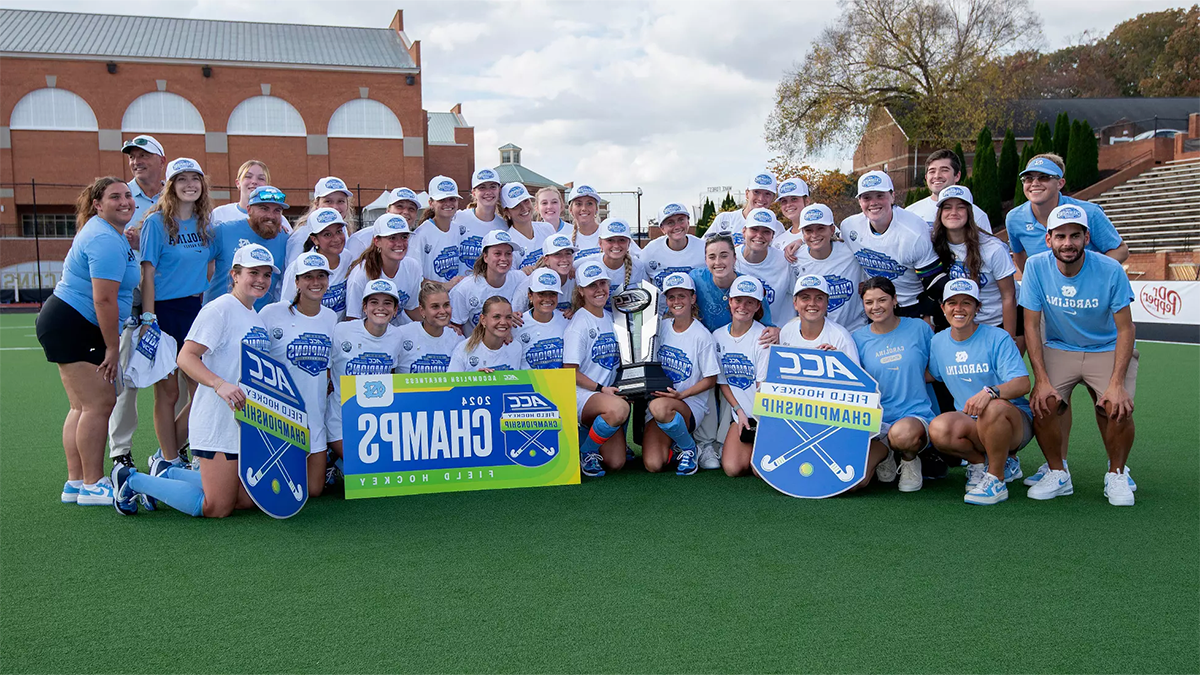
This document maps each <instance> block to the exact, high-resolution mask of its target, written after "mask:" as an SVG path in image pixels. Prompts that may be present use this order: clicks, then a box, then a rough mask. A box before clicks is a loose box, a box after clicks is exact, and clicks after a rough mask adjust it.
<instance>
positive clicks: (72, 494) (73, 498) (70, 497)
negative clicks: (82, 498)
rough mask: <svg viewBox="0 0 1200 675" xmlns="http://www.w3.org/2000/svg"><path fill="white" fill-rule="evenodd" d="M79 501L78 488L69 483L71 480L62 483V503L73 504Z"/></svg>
mask: <svg viewBox="0 0 1200 675" xmlns="http://www.w3.org/2000/svg"><path fill="white" fill-rule="evenodd" d="M77 501H79V488H77V487H75V486H74V485H71V481H67V482H65V483H63V491H62V503H64V504H74V503H75V502H77Z"/></svg>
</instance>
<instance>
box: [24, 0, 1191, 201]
mask: <svg viewBox="0 0 1200 675" xmlns="http://www.w3.org/2000/svg"><path fill="white" fill-rule="evenodd" d="M3 4H4V5H5V6H7V7H13V8H29V9H48V10H66V11H81V12H95V11H102V12H110V13H122V14H141V15H151V16H172V17H189V18H198V19H235V20H244V21H287V22H294V23H311V24H334V25H343V26H367V27H372V26H375V27H386V26H387V24H388V22H389V21H390V20H391V17H392V14H393V13H394V12H395V10H396V9H397V7H402V8H403V9H404V23H405V30H406V32H407V33H408V35H409V37H410V38H412V39H416V40H421V42H422V60H423V68H424V78H423V82H424V97H425V99H424V100H425V107H426V108H427V109H428V110H448V109H449V108H450V106H452V105H454V104H455V103H459V102H461V103H462V104H463V112H464V115H465V116H466V118H467V121H468V122H470V123H471V124H472V125H473V126H474V127H475V145H476V162H477V163H478V164H479V165H494V164H495V163H498V162H499V156H498V153H497V151H496V148H497V147H499V146H500V145H502V144H504V143H516V144H517V145H519V146H521V147H522V148H524V152H523V155H522V163H523V164H524V165H526V166H528V167H530V168H532V169H534V170H535V171H538V172H540V173H542V174H544V175H546V176H549V177H550V178H553V179H555V180H557V181H559V182H566V181H569V180H575V181H584V182H591V183H592V184H594V185H595V186H597V187H598V188H599V189H602V190H632V189H635V188H637V187H641V188H642V189H643V190H644V191H645V197H644V201H643V211H642V215H643V218H644V219H645V218H647V217H649V215H650V214H651V213H652V212H653V210H655V209H657V208H658V207H659V206H661V205H662V204H663V203H665V202H667V201H672V200H679V201H684V202H685V203H689V204H692V203H696V201H697V195H698V194H699V193H700V192H702V191H703V190H704V189H705V187H706V186H713V185H732V186H735V188H736V187H738V186H744V184H745V182H746V179H747V177H749V176H750V175H751V174H752V173H754V172H755V171H758V170H759V169H760V168H761V167H762V166H763V165H764V164H765V163H766V162H767V161H768V160H769V159H770V158H771V156H772V154H771V153H770V152H769V151H768V149H767V147H766V144H765V143H764V141H763V123H764V121H765V119H766V116H767V114H768V113H769V112H770V109H771V104H772V98H773V94H774V89H775V85H776V83H777V82H778V81H779V78H780V77H782V76H783V74H784V73H785V72H786V71H787V70H788V69H789V68H790V67H791V66H792V65H793V64H794V63H796V62H798V61H800V60H802V58H803V56H804V53H805V51H806V50H807V46H808V43H809V41H810V40H811V39H812V38H813V37H814V36H815V35H816V34H817V33H818V32H819V31H820V30H821V28H822V27H823V26H824V25H825V24H826V23H828V22H829V21H831V20H832V19H833V18H835V17H836V16H837V14H838V5H837V3H836V2H821V3H818V2H804V3H799V2H780V1H776V2H754V1H749V0H734V1H729V2H724V1H716V0H712V1H697V0H685V1H674V2H628V3H625V2H570V1H560V2H546V1H541V0H513V1H500V2H451V1H449V0H439V1H428V2H403V3H402V2H401V1H400V0H391V1H390V2H374V1H350V2H338V3H329V2H317V1H315V0H290V1H289V2H287V3H286V4H284V3H282V2H262V3H247V2H243V1H240V0H239V1H232V0H189V1H186V2H176V1H173V0H157V1H147V0H124V2H122V3H120V4H119V5H102V6H97V5H96V3H94V2H79V1H73V0H4V2H3ZM1186 4H1187V3H1185V2H1183V1H1177V2H1168V1H1164V0H1124V1H1115V0H1059V1H1058V2H1039V3H1036V4H1035V5H1034V6H1035V8H1036V9H1037V11H1038V12H1040V13H1041V15H1042V20H1043V23H1044V31H1043V34H1044V47H1045V48H1050V49H1053V48H1057V47H1060V46H1063V45H1066V44H1069V43H1070V42H1072V41H1073V40H1077V39H1078V37H1079V36H1080V35H1081V34H1082V33H1083V32H1084V31H1088V30H1091V31H1094V32H1095V31H1098V32H1099V33H1101V34H1103V33H1107V32H1108V31H1109V30H1110V29H1111V28H1112V27H1113V26H1114V25H1116V24H1117V23H1119V22H1121V21H1123V20H1125V19H1127V18H1130V17H1133V16H1135V15H1137V14H1138V13H1140V12H1148V11H1157V10H1160V9H1164V8H1166V7H1173V6H1185V5H1186ZM272 8H278V11H275V10H273V9H272ZM285 8H286V9H285ZM330 8H333V9H334V11H332V12H331V11H330ZM851 150H852V149H848V150H846V151H845V152H844V153H841V154H843V155H845V157H847V158H848V157H849V154H850V151H851ZM810 161H811V163H814V164H818V165H821V166H827V167H829V166H842V165H843V164H844V165H845V166H846V168H848V162H847V161H846V160H845V159H844V158H842V157H838V156H837V154H834V155H831V156H827V157H820V158H811V159H810ZM413 187H417V186H413ZM631 203H632V202H629V204H631ZM614 208H615V210H622V209H624V208H629V207H628V205H627V204H622V203H620V202H617V203H614ZM621 215H628V216H633V215H634V214H633V213H627V214H625V213H622V214H621Z"/></svg>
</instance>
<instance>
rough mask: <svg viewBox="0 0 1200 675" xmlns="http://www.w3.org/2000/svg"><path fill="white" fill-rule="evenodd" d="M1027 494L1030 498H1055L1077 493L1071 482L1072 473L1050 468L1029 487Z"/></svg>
mask: <svg viewBox="0 0 1200 675" xmlns="http://www.w3.org/2000/svg"><path fill="white" fill-rule="evenodd" d="M1027 494H1028V495H1029V498H1030V499H1038V500H1045V499H1054V498H1055V497H1065V496H1067V495H1071V494H1075V486H1074V485H1073V484H1072V483H1071V474H1069V473H1067V472H1066V471H1058V470H1057V469H1050V470H1049V471H1047V472H1046V475H1045V476H1044V477H1043V478H1042V479H1041V480H1039V481H1038V482H1037V483H1035V484H1034V485H1033V487H1031V488H1029V492H1028V493H1027Z"/></svg>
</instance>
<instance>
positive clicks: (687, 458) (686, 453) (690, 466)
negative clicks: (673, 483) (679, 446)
mask: <svg viewBox="0 0 1200 675" xmlns="http://www.w3.org/2000/svg"><path fill="white" fill-rule="evenodd" d="M699 469H700V467H699V466H698V465H697V464H696V449H695V448H692V449H690V450H680V451H679V464H678V465H677V466H676V467H675V474H676V475H678V476H690V475H692V474H694V473H696V471H698V470H699Z"/></svg>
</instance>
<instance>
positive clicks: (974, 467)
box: [967, 463, 987, 492]
mask: <svg viewBox="0 0 1200 675" xmlns="http://www.w3.org/2000/svg"><path fill="white" fill-rule="evenodd" d="M985 473H987V464H986V463H979V464H970V463H968V464H967V492H970V491H971V490H972V489H974V487H975V486H976V485H979V479H981V478H983V474H985Z"/></svg>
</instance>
